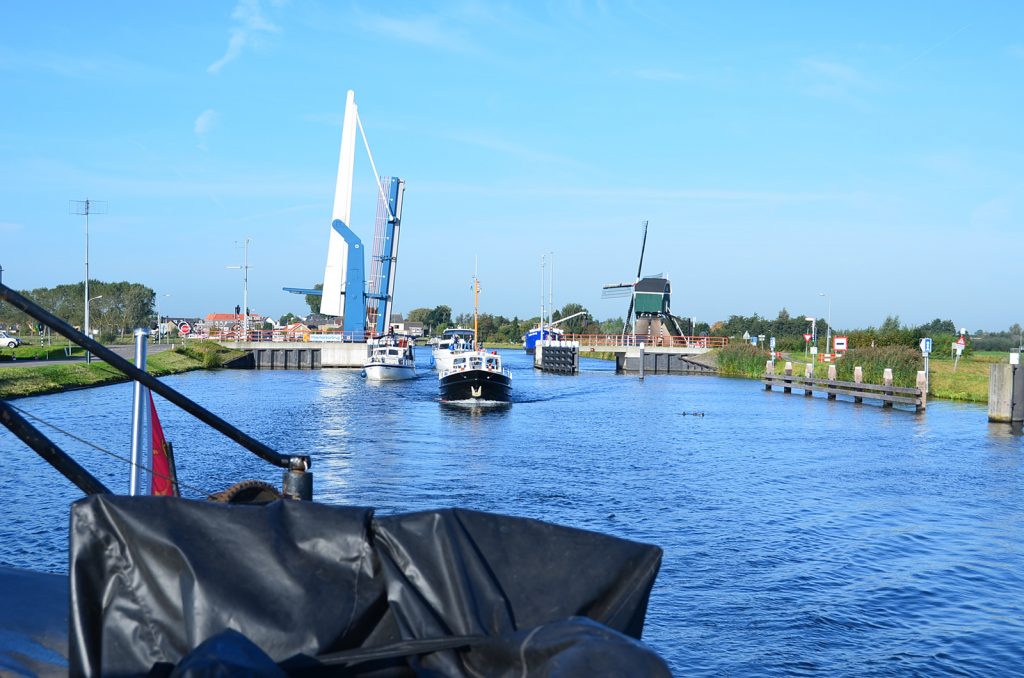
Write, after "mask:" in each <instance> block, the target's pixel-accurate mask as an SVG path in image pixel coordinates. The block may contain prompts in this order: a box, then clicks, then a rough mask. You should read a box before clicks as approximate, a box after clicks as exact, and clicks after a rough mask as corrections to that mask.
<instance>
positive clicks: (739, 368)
mask: <svg viewBox="0 0 1024 678" xmlns="http://www.w3.org/2000/svg"><path fill="white" fill-rule="evenodd" d="M717 358H718V372H719V373H720V374H724V375H729V376H736V377H751V378H755V379H756V378H758V377H760V376H761V375H762V374H764V365H765V363H766V362H768V360H769V359H770V358H771V356H770V355H769V354H768V352H767V351H764V350H762V349H760V348H758V347H757V346H751V345H750V344H748V343H746V342H742V341H737V342H734V343H731V344H729V345H728V346H726V347H725V348H723V349H720V350H719V351H718V356H717Z"/></svg>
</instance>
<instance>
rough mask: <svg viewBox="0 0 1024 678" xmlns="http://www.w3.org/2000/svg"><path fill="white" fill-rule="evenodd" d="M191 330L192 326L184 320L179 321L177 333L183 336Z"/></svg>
mask: <svg viewBox="0 0 1024 678" xmlns="http://www.w3.org/2000/svg"><path fill="white" fill-rule="evenodd" d="M191 331H192V326H191V325H189V324H188V323H187V322H186V321H184V320H182V321H181V323H180V324H179V325H178V334H180V335H181V336H183V337H184V336H187V335H188V334H189V333H190V332H191Z"/></svg>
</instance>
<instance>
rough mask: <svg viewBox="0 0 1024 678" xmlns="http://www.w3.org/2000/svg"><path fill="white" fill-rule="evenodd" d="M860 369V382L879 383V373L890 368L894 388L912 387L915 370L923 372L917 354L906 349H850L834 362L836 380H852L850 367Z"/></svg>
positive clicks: (903, 347)
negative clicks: (861, 369) (861, 379)
mask: <svg viewBox="0 0 1024 678" xmlns="http://www.w3.org/2000/svg"><path fill="white" fill-rule="evenodd" d="M858 366H859V367H862V368H864V382H865V383H868V384H881V383H882V373H883V371H884V370H885V368H887V367H891V368H892V382H893V384H894V385H895V386H911V387H912V386H916V385H917V371H918V370H920V369H923V362H922V358H921V352H920V351H918V350H915V349H912V348H909V347H907V346H877V347H875V348H871V347H868V348H853V349H850V350H849V351H847V352H846V354H845V355H843V357H842V358H840V359H839V360H838V361H836V375H837V377H838V379H839V380H840V381H853V368H854V367H858Z"/></svg>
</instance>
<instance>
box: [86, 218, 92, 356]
mask: <svg viewBox="0 0 1024 678" xmlns="http://www.w3.org/2000/svg"><path fill="white" fill-rule="evenodd" d="M84 324H85V336H87V337H89V338H90V339H92V332H90V331H89V200H88V198H87V199H86V201H85V323H84ZM85 362H87V363H89V362H92V353H90V352H89V351H86V352H85Z"/></svg>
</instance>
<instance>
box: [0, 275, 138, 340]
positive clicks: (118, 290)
mask: <svg viewBox="0 0 1024 678" xmlns="http://www.w3.org/2000/svg"><path fill="white" fill-rule="evenodd" d="M19 293H20V294H21V295H23V296H25V297H28V298H29V299H31V300H32V301H34V302H35V303H37V304H39V305H40V306H42V307H43V308H45V309H46V310H47V311H49V312H50V313H52V314H53V315H55V316H57V317H58V318H60V319H62V320H64V321H65V322H67V323H68V324H69V325H72V326H75V327H77V328H78V329H80V330H81V329H83V328H84V326H85V282H80V283H74V284H69V285H57V286H56V287H39V288H36V289H33V290H19ZM89 296H90V298H91V302H90V305H89V326H90V328H91V329H92V330H94V331H95V332H96V333H97V336H98V337H99V339H100V341H112V340H114V339H116V338H119V337H124V336H125V335H128V336H131V334H132V332H133V331H134V329H135V328H136V327H151V326H153V324H154V323H155V319H156V317H155V314H154V313H153V306H154V303H155V301H156V293H155V292H154V291H153V290H151V289H150V288H149V287H146V286H145V285H143V284H141V283H132V282H126V281H123V282H103V281H100V280H90V281H89ZM0 323H3V324H4V325H6V326H7V327H17V328H18V330H19V331H20V332H21V333H23V334H25V333H28V332H33V333H38V332H39V328H38V324H37V323H36V321H35V320H34V319H33V318H32V317H30V316H29V315H28V314H27V313H24V312H22V311H20V310H18V309H16V308H14V307H13V306H11V305H10V304H6V303H3V302H0Z"/></svg>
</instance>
